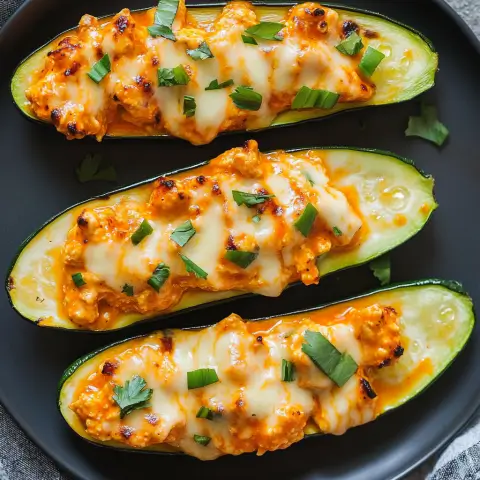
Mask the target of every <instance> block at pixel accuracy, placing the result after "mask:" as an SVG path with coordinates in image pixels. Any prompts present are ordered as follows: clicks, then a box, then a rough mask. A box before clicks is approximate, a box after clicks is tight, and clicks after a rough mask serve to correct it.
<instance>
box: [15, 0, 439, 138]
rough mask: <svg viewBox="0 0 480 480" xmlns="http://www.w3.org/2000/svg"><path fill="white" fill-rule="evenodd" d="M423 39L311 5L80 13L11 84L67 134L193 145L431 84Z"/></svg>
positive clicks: (168, 6) (402, 96)
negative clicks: (77, 20)
mask: <svg viewBox="0 0 480 480" xmlns="http://www.w3.org/2000/svg"><path fill="white" fill-rule="evenodd" d="M437 64H438V58H437V54H436V53H435V51H434V49H433V47H432V45H431V44H430V42H429V41H428V40H427V39H426V38H425V37H423V36H422V35H421V34H420V33H418V32H416V31H414V30H412V29H411V28H409V27H406V26H404V25H401V24H399V23H397V22H395V21H393V20H390V19H388V18H386V17H384V16H382V15H379V14H375V13H371V12H364V11H361V10H356V9H353V8H348V7H342V8H335V9H333V8H329V7H326V6H322V5H320V4H318V3H313V2H307V3H301V4H276V5H275V4H273V5H272V4H270V5H265V4H252V3H248V2H239V1H234V2H229V3H228V4H227V5H223V4H222V5H217V6H212V5H208V6H206V5H203V6H202V5H190V6H189V7H188V9H187V8H186V6H185V4H184V1H183V0H180V1H179V0H160V2H159V4H158V7H157V8H156V9H155V8H152V9H149V10H139V11H134V12H130V10H128V9H123V10H122V11H120V12H119V13H118V14H117V15H115V16H110V17H104V18H99V19H97V18H95V17H92V16H91V15H84V16H83V17H82V19H81V20H80V23H79V26H78V27H77V28H75V29H73V30H69V31H67V32H65V33H62V34H61V35H59V36H58V37H57V38H55V39H54V40H52V41H51V42H50V43H49V44H47V45H45V46H43V47H41V48H40V49H39V50H37V51H36V52H34V53H33V54H32V55H30V56H29V57H28V58H26V59H25V60H24V61H23V62H22V63H21V64H20V66H19V67H18V68H17V70H16V71H15V73H14V76H13V79H12V82H11V89H12V94H13V98H14V100H15V103H16V104H17V106H18V107H19V108H20V109H21V111H22V112H23V113H24V114H25V115H27V116H28V117H29V118H33V119H37V120H40V121H42V122H47V123H51V124H53V125H54V126H55V127H56V128H57V129H58V131H60V132H62V133H63V134H64V135H66V136H67V138H69V139H73V138H83V137H85V136H86V135H92V136H95V137H96V138H97V139H98V140H101V139H102V138H103V137H104V136H105V135H108V136H112V137H134V136H165V135H167V136H168V135H169V136H174V137H180V138H183V139H186V140H188V141H190V142H191V143H193V144H205V143H208V142H211V141H212V140H213V139H214V138H215V137H216V136H217V135H218V134H219V133H221V132H226V131H238V130H258V129H263V128H268V127H272V126H277V125H288V124H292V123H296V122H300V121H303V120H308V119H313V118H318V117H323V116H326V115H331V114H333V113H336V112H339V111H341V110H346V109H352V108H358V107H363V106H367V105H382V104H391V103H397V102H401V101H404V100H409V99H411V98H413V97H415V96H417V95H419V94H420V93H422V92H423V91H425V90H427V89H429V88H430V87H432V86H433V84H434V77H435V73H436V70H437Z"/></svg>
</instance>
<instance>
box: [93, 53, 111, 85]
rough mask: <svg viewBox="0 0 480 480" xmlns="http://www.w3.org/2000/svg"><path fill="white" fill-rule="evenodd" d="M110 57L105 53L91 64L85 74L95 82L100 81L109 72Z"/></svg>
mask: <svg viewBox="0 0 480 480" xmlns="http://www.w3.org/2000/svg"><path fill="white" fill-rule="evenodd" d="M110 69H111V65H110V57H109V56H108V53H106V54H105V55H104V56H103V57H102V58H101V59H100V60H99V61H98V62H97V63H95V64H94V65H93V67H92V68H91V69H90V71H89V72H88V73H87V75H88V76H89V77H90V78H91V79H92V80H93V81H94V82H95V83H100V82H101V81H102V80H103V79H104V78H105V77H106V75H107V73H109V72H110Z"/></svg>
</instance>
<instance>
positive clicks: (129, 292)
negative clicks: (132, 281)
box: [122, 283, 133, 297]
mask: <svg viewBox="0 0 480 480" xmlns="http://www.w3.org/2000/svg"><path fill="white" fill-rule="evenodd" d="M122 293H124V294H125V295H126V296H127V297H133V287H132V286H131V285H129V284H128V283H126V284H125V285H124V286H123V288H122Z"/></svg>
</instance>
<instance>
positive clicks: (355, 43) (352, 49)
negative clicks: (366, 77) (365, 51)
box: [335, 32, 363, 56]
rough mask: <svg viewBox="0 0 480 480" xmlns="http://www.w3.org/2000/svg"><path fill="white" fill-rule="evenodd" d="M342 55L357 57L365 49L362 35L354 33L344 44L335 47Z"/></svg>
mask: <svg viewBox="0 0 480 480" xmlns="http://www.w3.org/2000/svg"><path fill="white" fill-rule="evenodd" d="M335 48H336V49H337V50H338V51H339V52H340V53H343V54H344V55H350V56H352V55H356V54H357V53H358V52H360V50H361V49H362V48H363V42H362V39H361V37H360V35H359V34H358V33H356V32H352V33H351V34H350V35H349V36H348V37H347V38H346V39H345V40H343V42H340V43H339V44H338V45H337V46H336V47H335Z"/></svg>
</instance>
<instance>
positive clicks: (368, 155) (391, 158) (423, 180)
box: [5, 147, 437, 333]
mask: <svg viewBox="0 0 480 480" xmlns="http://www.w3.org/2000/svg"><path fill="white" fill-rule="evenodd" d="M315 149H316V148H315V147H311V148H307V149H305V148H302V149H292V150H288V152H300V151H304V150H315ZM321 150H322V151H325V152H326V153H329V154H331V155H332V154H340V155H341V154H342V153H345V152H346V153H347V154H353V155H357V154H358V155H359V158H360V156H362V158H365V159H368V160H369V161H371V160H373V162H372V165H374V166H376V162H381V163H379V165H381V167H382V168H383V164H384V163H385V162H392V167H396V168H399V169H400V172H397V173H402V172H403V170H404V169H405V175H406V176H407V175H408V180H407V183H408V184H409V186H410V183H413V182H415V183H416V184H418V185H415V187H416V188H417V190H418V191H415V190H414V193H418V194H419V195H421V196H422V198H424V199H425V201H426V203H427V206H428V211H427V212H426V213H425V215H422V216H421V218H417V220H416V222H417V223H415V224H414V225H413V227H414V228H412V229H411V230H410V231H408V232H405V233H404V234H403V236H402V237H400V238H393V239H391V240H390V242H389V243H388V242H386V243H387V244H386V245H384V246H382V248H381V249H380V248H379V249H378V250H374V251H372V252H370V253H368V252H367V253H363V254H362V255H363V256H362V255H359V256H360V258H355V250H353V251H352V252H353V253H352V252H350V253H349V254H348V255H349V256H350V258H348V257H347V258H344V257H343V256H341V255H337V256H332V257H326V258H324V259H323V260H321V262H322V263H321V264H320V263H319V268H320V272H321V274H322V275H323V276H324V275H327V274H328V273H332V272H335V271H340V270H343V269H346V268H349V267H352V266H357V265H361V264H364V263H367V262H369V261H371V260H372V259H373V258H376V257H378V256H380V255H383V254H384V253H386V252H387V251H390V250H391V249H392V248H394V247H396V246H398V245H400V244H401V243H403V242H405V241H406V240H408V239H409V238H411V237H412V236H413V235H414V234H416V233H417V232H418V231H420V230H421V229H422V228H423V226H424V225H425V223H426V222H427V221H428V219H429V218H430V215H431V213H432V212H433V211H434V210H435V208H436V207H437V204H436V202H435V199H434V196H433V179H432V178H431V177H430V176H428V175H425V174H424V173H423V172H422V171H420V170H419V169H417V168H416V167H415V165H414V164H413V162H412V161H411V160H409V159H405V158H403V157H399V156H396V155H394V154H391V153H388V152H382V151H378V150H371V149H361V148H346V147H328V148H321ZM359 161H360V160H359ZM362 161H363V160H362ZM365 162H366V160H365ZM207 164H208V162H204V163H201V164H199V165H195V166H193V167H187V168H183V169H179V170H176V171H174V172H170V173H166V174H164V175H162V176H172V175H175V174H178V173H183V172H188V171H191V170H193V169H195V168H198V167H201V166H204V165H207ZM362 165H363V164H362ZM387 165H388V164H387ZM366 166H368V165H366ZM387 169H388V167H387V168H386V170H387ZM390 170H392V169H390ZM156 178H158V177H155V178H153V179H148V180H145V181H142V182H139V183H136V184H134V185H130V186H126V187H122V188H120V189H118V190H116V191H113V192H110V193H108V194H105V195H101V196H99V197H95V198H93V199H90V200H86V201H84V202H80V203H78V204H76V205H74V206H73V207H70V208H68V209H66V210H64V211H63V212H61V213H59V214H58V215H56V216H54V217H53V218H51V219H50V220H49V221H47V222H46V223H45V224H43V225H42V226H41V227H40V228H39V229H38V230H37V231H36V232H34V233H33V234H32V235H30V236H29V237H28V238H27V239H26V240H25V241H24V242H23V243H22V245H21V246H20V248H19V250H18V252H17V254H16V256H15V257H14V259H13V261H12V263H11V266H10V268H9V270H8V272H7V275H6V281H5V287H6V290H7V294H8V298H9V301H10V304H11V306H12V307H13V308H14V310H16V311H17V312H18V313H19V314H20V315H21V316H22V317H23V318H24V319H26V320H27V321H29V323H33V324H34V325H40V323H39V321H38V320H39V317H41V316H42V315H37V316H33V315H29V314H25V313H24V312H22V305H21V303H20V304H19V303H17V302H16V301H15V299H14V298H13V297H14V296H15V284H16V282H15V272H14V269H15V267H16V266H17V264H18V263H19V262H20V261H21V256H22V253H24V252H25V250H26V249H27V247H28V246H29V244H30V242H32V241H33V240H34V239H36V238H37V236H38V235H40V234H41V233H42V232H43V231H44V229H46V228H49V227H50V226H52V227H53V224H54V223H55V222H56V221H57V222H59V221H61V219H62V217H63V216H64V215H67V214H68V212H70V211H71V210H73V209H75V208H78V207H79V206H82V205H86V204H87V203H89V202H92V201H97V200H99V199H100V200H101V199H104V198H108V197H110V196H112V195H116V194H119V193H122V192H126V191H129V190H133V189H136V188H141V187H142V186H144V185H147V184H149V183H151V182H153V181H154V180H155V179H156ZM414 213H415V212H414ZM415 214H416V215H419V214H418V213H415ZM52 227H50V228H52ZM219 293H222V292H219ZM223 293H224V294H223V295H222V296H218V295H216V296H211V297H209V298H204V297H202V298H203V300H202V299H200V300H197V301H193V302H192V301H190V304H189V301H188V300H186V301H185V302H183V304H182V303H181V304H179V305H178V306H177V307H178V308H175V310H174V311H171V312H166V313H164V314H160V315H158V314H157V315H152V316H151V317H143V318H136V319H134V320H131V321H130V320H129V323H126V324H125V325H122V326H120V327H117V328H115V329H110V330H104V331H93V330H85V329H75V328H74V326H68V327H64V326H49V325H48V326H43V328H61V329H68V330H70V331H75V332H89V333H93V332H95V333H102V332H110V331H113V330H116V329H119V328H127V327H128V326H131V325H132V324H134V323H139V322H142V321H143V322H145V321H148V320H152V319H153V318H159V317H166V316H171V315H174V314H176V313H179V312H185V311H190V310H192V309H196V308H199V307H202V306H206V305H207V304H210V305H211V304H214V303H217V302H222V301H226V300H227V299H228V298H231V297H234V296H238V295H239V293H238V292H237V293H236V294H235V293H228V292H227V293H225V292H223ZM244 295H248V294H244Z"/></svg>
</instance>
